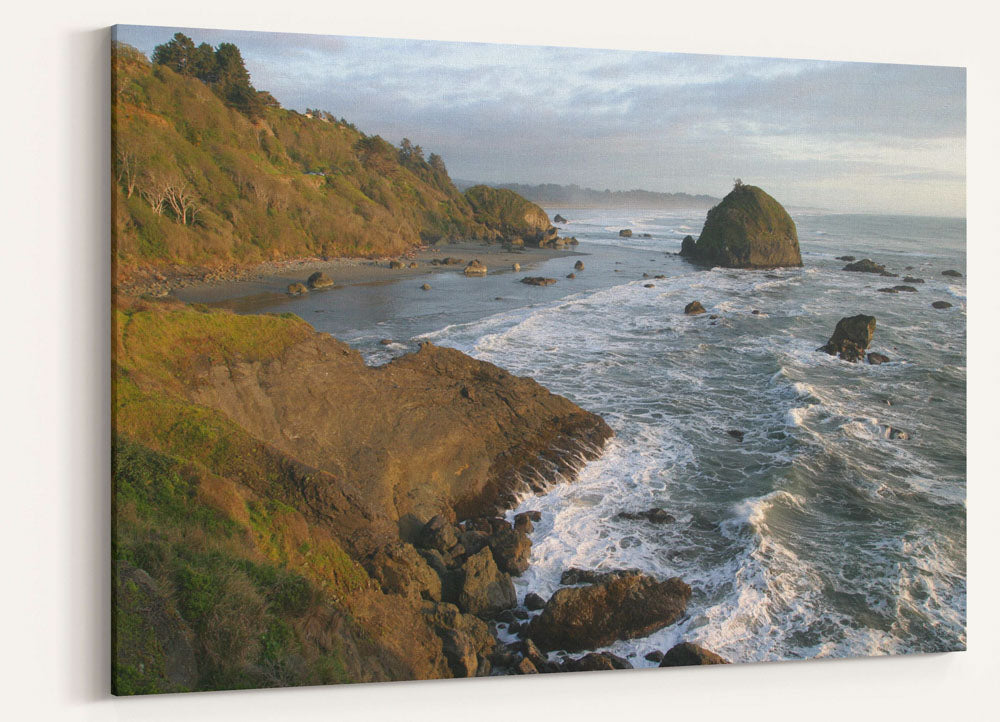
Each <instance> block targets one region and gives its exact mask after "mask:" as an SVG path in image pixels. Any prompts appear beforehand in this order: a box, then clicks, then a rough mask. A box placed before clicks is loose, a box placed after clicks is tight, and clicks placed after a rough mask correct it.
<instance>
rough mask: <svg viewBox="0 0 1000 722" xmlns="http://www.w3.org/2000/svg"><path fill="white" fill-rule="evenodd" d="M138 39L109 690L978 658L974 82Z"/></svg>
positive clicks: (123, 30)
mask: <svg viewBox="0 0 1000 722" xmlns="http://www.w3.org/2000/svg"><path fill="white" fill-rule="evenodd" d="M112 33H113V42H112V57H111V72H112V95H113V97H112V102H113V108H112V110H113V112H112V129H111V131H112V151H113V163H112V177H111V178H110V182H111V186H112V208H111V212H112V217H113V222H112V229H113V246H112V258H111V263H112V268H113V276H112V278H113V283H114V289H113V301H114V303H113V309H112V312H113V318H114V321H113V324H112V333H113V337H112V339H111V342H112V349H113V369H112V374H113V379H112V380H113V384H112V388H113V400H112V403H113V408H112V415H113V448H112V458H113V464H112V471H113V478H112V485H113V495H112V498H113V530H112V531H113V534H112V553H113V558H112V559H111V565H112V572H113V573H112V584H113V590H112V610H111V613H112V621H113V624H112V627H113V639H112V644H113V650H112V664H113V674H112V682H113V691H114V692H115V693H116V694H119V695H132V694H149V693H164V692H182V691H198V690H219V689H235V688H256V687H280V686H291V685H320V684H336V683H349V682H379V681H392V680H425V679H439V678H451V677H475V676H504V675H522V674H538V673H542V674H546V673H563V672H566V673H571V672H589V671H600V670H609V671H610V670H627V669H634V668H642V667H677V666H686V665H731V664H736V663H748V662H764V661H786V660H812V659H818V658H830V657H856V656H877V655H895V654H909V653H921V652H944V651H951V650H962V649H964V648H965V646H966V525H965V524H966V522H965V518H966V516H965V498H966V452H965V447H966V422H965V419H966V223H965V117H966V116H965V113H966V101H965V91H966V86H965V71H964V69H962V68H952V67H929V66H912V65H886V64H878V65H877V64H865V63H853V62H832V61H822V62H820V61H809V60H791V59H776V58H752V57H729V56H709V55H690V54H687V55H684V54H671V53H651V52H633V51H628V50H596V49H591V50H588V49H576V48H569V47H522V46H510V45H489V44H473V43H459V42H429V41H409V40H398V39H380V38H361V37H328V36H317V35H304V34H303V35H293V34H279V33H264V32H240V31H225V30H204V29H193V28H165V27H141V26H118V27H116V28H114V29H113V31H112ZM726 669H727V667H723V666H718V667H715V670H714V671H712V672H709V671H707V670H706V671H704V672H702V673H705V674H722V675H723V676H724V675H725V674H726V672H725V670H726ZM728 669H731V667H730V668H728ZM775 673H776V674H780V673H781V671H780V668H778V667H776V668H775ZM873 673H877V670H875V669H874V668H873ZM659 674H662V675H664V680H665V681H667V680H669V679H670V675H671V674H675V673H673V672H670V671H667V670H663V671H660V672H659Z"/></svg>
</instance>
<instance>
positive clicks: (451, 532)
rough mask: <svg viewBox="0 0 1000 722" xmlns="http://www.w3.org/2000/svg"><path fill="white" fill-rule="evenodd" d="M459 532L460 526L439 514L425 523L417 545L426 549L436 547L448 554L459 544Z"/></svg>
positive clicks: (442, 552)
mask: <svg viewBox="0 0 1000 722" xmlns="http://www.w3.org/2000/svg"><path fill="white" fill-rule="evenodd" d="M458 533H459V530H458V527H456V526H455V525H454V524H452V523H450V522H449V521H448V520H447V519H446V518H445V517H444V516H443V515H441V514H438V515H437V516H435V517H432V518H431V520H430V521H428V522H427V523H426V524H424V527H423V529H421V531H420V535H419V539H418V542H417V545H418V546H421V547H423V548H425V549H435V550H437V551H439V552H441V554H448V553H449V552H450V551H451V550H452V549H453V548H454V547H455V546H456V545H457V544H458Z"/></svg>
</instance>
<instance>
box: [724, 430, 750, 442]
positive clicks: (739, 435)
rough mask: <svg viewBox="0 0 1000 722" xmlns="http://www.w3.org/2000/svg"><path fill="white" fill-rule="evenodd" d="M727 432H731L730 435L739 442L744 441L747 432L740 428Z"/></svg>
mask: <svg viewBox="0 0 1000 722" xmlns="http://www.w3.org/2000/svg"><path fill="white" fill-rule="evenodd" d="M726 433H727V434H729V435H730V436H732V437H733V438H734V439H736V440H737V441H739V442H741V443H742V442H743V436H744V435H745V433H746V432H743V431H740V430H739V429H730V430H729V431H727V432H726Z"/></svg>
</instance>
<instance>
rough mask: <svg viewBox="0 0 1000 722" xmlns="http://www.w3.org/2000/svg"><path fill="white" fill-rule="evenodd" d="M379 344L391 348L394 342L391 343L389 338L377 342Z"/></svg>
mask: <svg viewBox="0 0 1000 722" xmlns="http://www.w3.org/2000/svg"><path fill="white" fill-rule="evenodd" d="M379 343H380V344H382V345H383V346H391V345H392V344H394V343H396V342H395V341H393V340H392V339H391V338H384V339H382V340H381V341H379Z"/></svg>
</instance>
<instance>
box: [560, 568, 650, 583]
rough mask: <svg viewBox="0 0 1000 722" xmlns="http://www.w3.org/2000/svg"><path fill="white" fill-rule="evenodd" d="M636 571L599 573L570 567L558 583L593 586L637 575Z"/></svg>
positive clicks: (637, 571)
mask: <svg viewBox="0 0 1000 722" xmlns="http://www.w3.org/2000/svg"><path fill="white" fill-rule="evenodd" d="M638 573H639V570H638V569H612V570H610V571H606V572H599V571H596V570H593V569H578V568H576V567H570V568H569V569H567V570H565V571H564V572H563V573H562V575H561V576H560V577H559V583H560V584H563V585H567V584H594V583H598V582H606V581H608V580H610V579H617V578H618V577H621V576H627V575H629V574H638Z"/></svg>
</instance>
